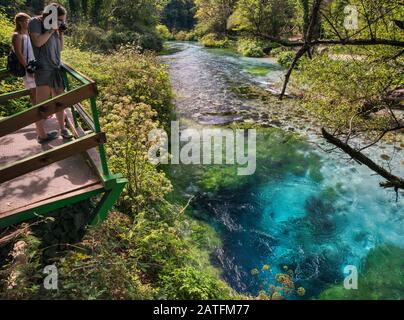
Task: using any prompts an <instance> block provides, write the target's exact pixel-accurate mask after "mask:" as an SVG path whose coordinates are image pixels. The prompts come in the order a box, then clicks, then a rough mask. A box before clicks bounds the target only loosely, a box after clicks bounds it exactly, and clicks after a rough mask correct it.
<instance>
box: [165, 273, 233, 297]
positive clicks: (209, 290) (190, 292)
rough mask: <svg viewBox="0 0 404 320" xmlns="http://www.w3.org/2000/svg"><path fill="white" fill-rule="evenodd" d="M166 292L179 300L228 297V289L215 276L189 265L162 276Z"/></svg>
mask: <svg viewBox="0 0 404 320" xmlns="http://www.w3.org/2000/svg"><path fill="white" fill-rule="evenodd" d="M162 281H163V282H165V283H167V285H166V293H167V295H168V296H170V297H172V298H173V299H179V300H212V299H213V300H215V299H229V298H230V295H229V293H230V292H229V289H228V287H227V286H226V285H225V284H224V283H223V282H221V281H217V278H216V276H214V275H211V274H209V273H206V272H205V270H201V269H200V268H195V267H191V266H187V267H184V268H182V269H175V270H174V271H173V272H171V273H169V274H168V275H167V276H164V277H163V278H162Z"/></svg>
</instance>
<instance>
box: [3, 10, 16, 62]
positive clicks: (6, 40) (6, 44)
mask: <svg viewBox="0 0 404 320" xmlns="http://www.w3.org/2000/svg"><path fill="white" fill-rule="evenodd" d="M13 32H14V27H13V23H12V22H11V21H10V20H9V19H8V18H7V17H6V15H5V14H4V13H3V12H2V11H1V10H0V57H1V59H4V56H5V55H6V54H8V52H9V51H10V45H11V35H12V33H13ZM0 63H1V64H3V63H4V61H2V60H0Z"/></svg>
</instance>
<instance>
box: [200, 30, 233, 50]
mask: <svg viewBox="0 0 404 320" xmlns="http://www.w3.org/2000/svg"><path fill="white" fill-rule="evenodd" d="M199 42H200V43H202V44H203V45H204V46H205V47H207V48H225V47H226V46H227V45H228V43H229V42H228V40H227V39H218V38H217V36H216V35H215V34H213V33H209V34H207V35H204V36H203V37H202V38H200V39H199Z"/></svg>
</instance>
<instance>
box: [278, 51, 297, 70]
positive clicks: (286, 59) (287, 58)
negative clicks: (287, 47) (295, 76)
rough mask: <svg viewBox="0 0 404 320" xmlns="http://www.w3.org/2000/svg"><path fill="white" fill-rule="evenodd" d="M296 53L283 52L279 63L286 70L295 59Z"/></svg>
mask: <svg viewBox="0 0 404 320" xmlns="http://www.w3.org/2000/svg"><path fill="white" fill-rule="evenodd" d="M295 55H296V52H294V51H283V52H280V53H279V55H278V63H279V64H280V65H281V66H282V67H285V68H289V67H290V66H291V64H292V62H293V59H294V58H295Z"/></svg>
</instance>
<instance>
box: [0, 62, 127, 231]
mask: <svg viewBox="0 0 404 320" xmlns="http://www.w3.org/2000/svg"><path fill="white" fill-rule="evenodd" d="M63 70H64V74H65V77H64V78H65V82H66V84H67V88H68V89H67V91H66V92H65V93H64V94H62V95H59V96H57V97H55V98H53V99H50V100H48V101H45V102H44V103H40V104H37V105H35V106H32V107H31V108H29V109H27V110H25V111H22V112H20V113H18V114H15V115H12V116H10V117H7V118H4V119H0V228H1V227H7V226H9V225H12V224H15V223H19V222H22V221H24V220H27V219H30V218H34V217H38V216H43V215H46V214H48V213H50V212H52V211H54V210H56V209H59V208H62V207H65V206H67V205H70V204H73V203H76V202H78V201H82V200H85V199H89V198H92V197H95V196H97V195H100V201H99V203H98V206H97V208H96V213H95V215H94V217H92V220H91V221H89V223H91V224H94V223H97V222H100V221H102V220H103V219H105V218H106V216H107V214H108V211H109V210H110V209H111V207H112V206H113V204H114V203H115V202H116V200H117V199H118V197H119V195H120V194H121V192H122V190H123V188H124V186H125V184H126V180H125V179H123V178H122V176H121V175H119V174H118V175H112V174H110V172H109V169H108V164H107V160H106V155H105V150H104V143H105V142H106V137H105V134H104V133H103V132H102V131H101V128H100V124H99V119H98V112H97V107H96V100H95V97H96V94H97V90H96V84H95V82H94V81H93V80H91V79H89V78H88V77H86V76H84V75H82V74H80V73H79V72H77V71H75V70H73V69H72V68H70V67H69V66H66V65H64V66H63ZM8 76H9V75H8V74H7V72H6V71H5V70H2V71H0V79H1V78H5V77H8ZM69 77H72V78H74V79H75V80H76V82H78V83H79V85H78V86H77V87H76V88H74V89H71V90H70V89H69V85H68V84H69ZM27 94H28V91H27V90H19V91H15V92H10V93H5V94H2V95H0V104H2V103H4V102H6V101H9V100H11V99H16V98H19V97H23V96H25V95H27ZM86 99H90V105H91V113H92V116H90V115H89V114H87V112H86V111H85V110H84V109H83V108H82V106H81V105H80V102H81V101H84V100H86ZM62 109H65V110H66V114H67V121H66V122H67V124H68V126H69V128H70V129H71V131H72V132H73V135H74V138H73V139H72V140H63V139H62V137H59V138H57V139H55V140H53V141H50V142H48V143H44V144H39V143H38V142H37V135H36V130H35V124H34V123H35V122H36V121H38V120H40V119H46V118H47V120H46V121H45V127H46V129H47V130H48V131H49V130H54V129H58V124H57V120H56V117H55V116H52V115H53V114H54V113H56V112H58V111H59V110H62ZM83 127H84V128H83Z"/></svg>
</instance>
